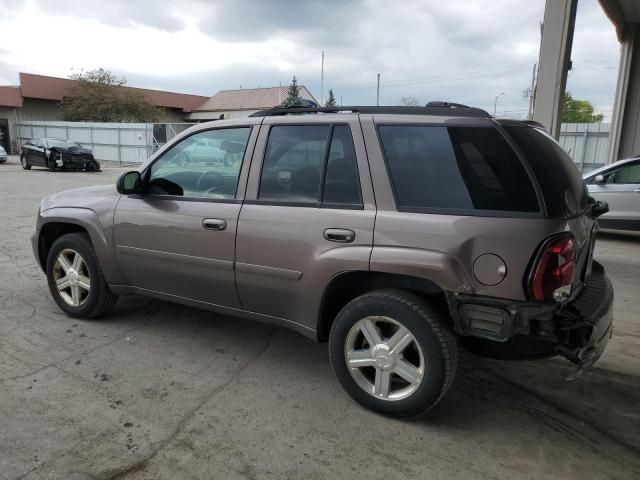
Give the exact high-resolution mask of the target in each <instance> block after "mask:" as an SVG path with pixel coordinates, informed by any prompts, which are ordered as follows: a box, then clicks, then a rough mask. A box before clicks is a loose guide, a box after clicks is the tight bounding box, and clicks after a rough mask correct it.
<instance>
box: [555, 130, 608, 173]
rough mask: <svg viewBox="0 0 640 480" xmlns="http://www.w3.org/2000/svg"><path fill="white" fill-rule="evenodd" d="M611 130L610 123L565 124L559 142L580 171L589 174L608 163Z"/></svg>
mask: <svg viewBox="0 0 640 480" xmlns="http://www.w3.org/2000/svg"><path fill="white" fill-rule="evenodd" d="M610 128H611V125H610V124H609V123H563V124H562V125H561V126H560V138H559V140H558V141H559V143H560V145H562V148H564V150H565V151H566V152H567V153H568V154H569V156H571V158H572V159H573V161H574V162H575V164H576V165H577V167H578V168H579V169H580V171H582V172H583V173H587V172H589V171H591V170H593V169H595V168H598V167H599V166H601V165H604V163H605V162H606V158H607V148H608V145H609V131H610Z"/></svg>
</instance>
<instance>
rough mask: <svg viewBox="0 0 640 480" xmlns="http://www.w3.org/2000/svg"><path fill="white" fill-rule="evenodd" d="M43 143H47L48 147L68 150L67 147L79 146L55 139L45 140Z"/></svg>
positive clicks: (78, 145)
mask: <svg viewBox="0 0 640 480" xmlns="http://www.w3.org/2000/svg"><path fill="white" fill-rule="evenodd" d="M45 141H46V142H47V145H48V146H49V147H63V148H69V147H80V146H81V145H80V144H79V143H76V142H72V141H71V140H57V139H55V138H47V139H46V140H45Z"/></svg>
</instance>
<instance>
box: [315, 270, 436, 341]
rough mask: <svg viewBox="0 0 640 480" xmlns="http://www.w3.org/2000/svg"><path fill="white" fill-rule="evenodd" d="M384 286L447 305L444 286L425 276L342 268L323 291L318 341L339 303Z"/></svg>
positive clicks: (322, 338)
mask: <svg viewBox="0 0 640 480" xmlns="http://www.w3.org/2000/svg"><path fill="white" fill-rule="evenodd" d="M383 288H398V289H402V290H407V291H410V292H413V293H415V294H417V295H419V296H421V297H429V299H430V300H431V301H433V302H434V303H435V304H436V306H438V308H443V309H446V308H447V307H446V298H445V295H444V290H443V289H442V288H441V287H440V286H439V285H438V284H437V283H435V282H434V281H432V280H429V279H427V278H420V277H415V276H411V275H403V274H398V273H389V272H383V271H370V270H356V271H347V272H341V273H338V274H336V275H334V276H333V277H332V278H331V280H330V281H329V282H328V284H327V286H326V287H325V289H324V292H323V294H322V299H321V301H320V308H319V313H318V321H317V328H316V335H317V339H318V341H319V342H326V341H327V339H328V338H329V332H330V330H331V326H332V324H333V321H334V320H335V317H336V316H337V314H338V312H340V310H341V309H342V307H344V306H345V305H346V304H347V303H349V302H350V301H351V300H353V299H354V298H356V297H359V296H360V295H363V294H365V293H367V292H370V291H372V290H379V289H383ZM447 316H448V310H447Z"/></svg>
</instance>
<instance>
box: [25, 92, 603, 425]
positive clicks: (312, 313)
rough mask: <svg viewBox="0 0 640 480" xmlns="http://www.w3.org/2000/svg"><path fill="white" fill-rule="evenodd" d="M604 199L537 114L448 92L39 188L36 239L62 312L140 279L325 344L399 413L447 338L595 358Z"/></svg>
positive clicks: (364, 388)
mask: <svg viewBox="0 0 640 480" xmlns="http://www.w3.org/2000/svg"><path fill="white" fill-rule="evenodd" d="M606 209H607V207H606V204H602V203H599V202H595V201H593V200H592V199H590V198H589V197H588V195H587V193H586V189H585V187H584V184H583V182H582V178H581V176H580V173H579V172H578V171H577V170H576V169H575V167H574V166H573V164H572V162H571V160H570V159H569V157H568V156H567V155H566V154H565V153H564V152H563V151H562V149H561V148H560V147H559V146H558V144H557V143H556V142H555V141H554V140H553V139H551V138H550V137H549V136H548V135H547V134H546V133H544V131H543V130H542V129H541V128H540V126H539V125H535V124H532V123H528V122H521V121H511V120H509V121H505V120H495V119H493V118H491V116H490V115H488V114H487V113H486V112H484V111H482V110H478V109H475V108H469V107H465V106H462V105H456V104H447V103H437V104H429V105H427V106H426V107H393V108H389V107H345V108H332V109H327V108H316V109H313V108H299V109H274V110H269V111H265V112H259V113H257V114H254V115H253V116H252V117H250V118H244V119H239V120H230V121H216V122H210V123H203V124H200V125H197V126H194V127H192V128H190V129H189V130H187V131H185V132H184V133H182V134H181V135H179V136H178V137H176V138H175V139H174V140H173V141H172V142H171V143H169V144H168V145H166V146H164V147H163V148H162V149H160V150H159V151H158V152H157V153H156V154H154V155H153V156H152V157H151V158H150V159H149V160H148V161H147V162H146V163H145V164H144V165H143V166H142V167H141V168H140V169H139V171H131V172H126V173H124V174H123V175H122V176H121V177H120V179H119V180H118V182H117V186H113V185H107V186H101V187H88V188H81V189H76V190H70V191H67V192H63V193H59V194H56V195H52V196H49V197H47V198H45V199H44V200H43V201H42V204H41V208H40V212H39V215H38V222H37V229H36V233H35V235H34V237H33V248H34V252H35V256H36V258H37V259H38V261H39V262H40V265H41V266H42V268H43V270H45V271H46V274H47V278H48V282H49V287H50V290H51V294H52V295H53V298H54V300H55V301H56V303H57V304H58V305H59V306H60V308H61V309H62V310H64V311H65V312H66V313H67V314H69V315H71V316H73V317H80V318H93V317H97V316H99V315H101V314H103V313H105V312H106V311H107V309H108V308H109V307H110V306H112V305H113V304H114V302H115V300H116V295H121V294H130V293H140V294H144V295H149V296H152V297H155V298H159V299H163V300H169V301H175V302H180V303H184V304H186V305H192V306H196V307H202V308H208V309H211V310H214V311H217V312H220V313H225V314H231V315H238V316H241V317H245V318H250V319H255V320H261V321H265V322H269V323H274V324H277V325H283V326H286V327H289V328H292V329H294V330H296V331H298V332H300V333H302V334H303V335H305V336H307V337H309V338H311V339H314V340H317V341H321V342H324V341H328V342H329V351H330V356H331V363H332V365H333V368H334V370H335V373H336V375H337V377H338V380H339V381H340V383H341V384H342V385H343V387H344V388H345V389H346V390H347V392H348V393H349V394H350V395H351V396H352V397H353V398H354V399H355V400H356V401H358V402H360V403H361V404H363V405H365V406H367V407H369V408H372V409H374V410H377V411H380V412H383V413H385V414H388V415H393V416H409V415H414V414H418V413H420V412H423V411H426V410H428V409H429V408H431V407H433V406H434V405H435V404H436V403H437V402H438V400H439V399H440V398H441V397H442V396H443V395H444V394H445V392H446V391H447V389H448V388H449V387H450V385H451V383H452V381H453V378H454V376H455V372H456V359H457V349H458V343H459V342H460V343H461V344H462V345H464V346H466V347H469V348H471V349H474V350H475V351H478V352H482V353H484V354H487V355H492V356H494V357H501V358H531V357H543V356H550V355H556V354H560V355H562V356H564V357H566V358H568V359H569V360H571V361H572V362H574V363H576V364H578V365H581V366H588V365H591V364H593V362H595V361H596V360H597V359H598V357H599V356H600V355H601V353H602V351H603V350H604V348H605V345H606V343H607V341H608V339H609V337H610V334H611V329H612V313H611V310H612V300H613V292H612V288H611V285H610V283H609V281H608V279H607V277H606V276H605V274H604V271H603V269H602V267H601V266H600V265H598V264H597V263H593V262H592V255H593V247H594V240H595V232H596V228H597V226H596V222H595V217H596V216H598V215H600V214H602V213H604V212H605V211H606Z"/></svg>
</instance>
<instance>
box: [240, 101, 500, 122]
mask: <svg viewBox="0 0 640 480" xmlns="http://www.w3.org/2000/svg"><path fill="white" fill-rule="evenodd" d="M339 112H350V113H365V114H366V113H370V114H375V113H378V114H384V113H390V114H396V115H443V116H451V117H486V118H491V115H489V113H487V112H486V111H484V110H482V109H480V108H475V107H467V106H466V105H462V104H460V103H449V102H429V103H428V104H427V106H426V107H371V106H353V107H274V108H270V109H268V110H261V111H259V112H255V113H252V114H251V115H250V117H274V116H279V115H292V114H304V113H339Z"/></svg>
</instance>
